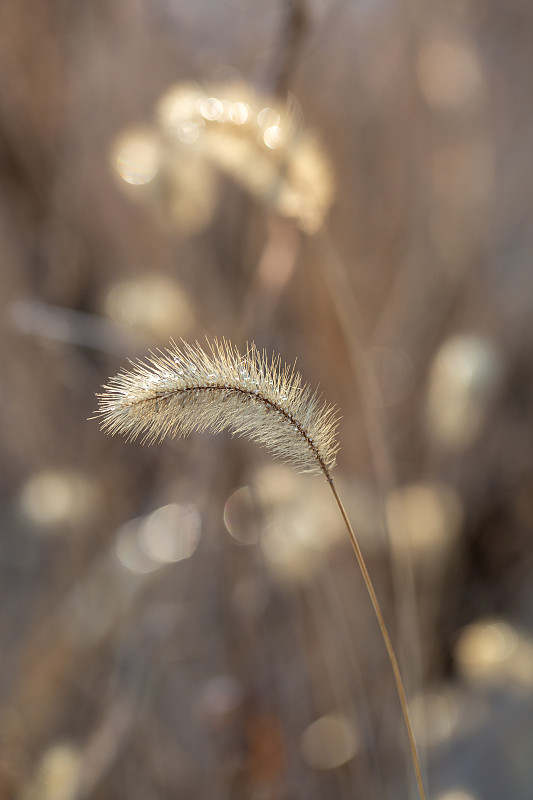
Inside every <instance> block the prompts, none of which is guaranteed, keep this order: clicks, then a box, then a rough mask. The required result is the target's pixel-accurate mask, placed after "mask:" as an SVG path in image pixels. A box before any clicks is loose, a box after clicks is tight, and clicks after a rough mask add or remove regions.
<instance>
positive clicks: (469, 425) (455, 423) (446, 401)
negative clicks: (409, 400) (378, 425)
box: [426, 335, 503, 450]
mask: <svg viewBox="0 0 533 800" xmlns="http://www.w3.org/2000/svg"><path fill="white" fill-rule="evenodd" d="M502 378H503V364H502V360H501V356H500V354H499V353H498V352H497V350H496V349H495V347H494V346H493V345H492V343H491V342H489V341H488V340H487V339H484V338H482V337H480V336H475V335H471V336H455V337H453V338H452V339H448V340H447V341H446V342H444V344H443V345H442V346H441V348H440V349H439V351H438V352H437V355H436V357H435V359H434V362H433V365H432V367H431V373H430V379H429V390H428V397H427V406H426V409H427V411H426V414H427V423H428V427H429V432H430V434H431V435H432V436H433V438H434V439H435V440H436V441H437V442H438V443H439V444H442V445H444V446H446V447H448V448H449V449H452V450H463V449H465V448H466V447H468V446H469V445H470V444H471V443H472V442H473V441H474V440H475V439H476V438H477V437H478V435H479V434H480V433H481V430H482V428H483V425H484V422H485V420H486V417H487V413H488V411H489V410H490V408H491V405H492V403H493V401H494V399H495V397H496V395H497V391H498V389H499V387H500V385H501V382H502Z"/></svg>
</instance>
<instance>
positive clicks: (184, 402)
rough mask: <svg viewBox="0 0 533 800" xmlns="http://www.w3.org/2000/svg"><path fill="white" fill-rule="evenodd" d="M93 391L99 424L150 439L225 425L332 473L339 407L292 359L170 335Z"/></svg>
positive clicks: (297, 463)
mask: <svg viewBox="0 0 533 800" xmlns="http://www.w3.org/2000/svg"><path fill="white" fill-rule="evenodd" d="M103 388H104V392H103V393H101V394H99V395H98V403H99V408H98V411H97V412H96V416H97V417H100V420H101V427H102V429H103V430H104V431H106V432H107V433H110V434H116V433H120V434H123V435H125V436H126V437H127V438H128V439H136V438H137V437H139V436H141V437H142V441H143V442H146V443H153V442H156V441H160V440H162V439H164V438H165V437H166V436H171V437H174V436H186V435H188V434H189V433H191V432H192V431H194V430H197V431H204V430H206V429H208V428H209V429H210V430H211V431H213V432H214V433H218V432H220V431H222V430H224V429H228V430H229V431H231V433H232V434H234V435H238V436H244V437H246V438H248V439H251V440H253V441H255V442H257V443H258V444H260V445H261V446H263V447H265V448H267V449H268V450H269V451H270V452H271V453H272V454H273V455H274V456H275V457H277V458H280V459H282V460H283V461H285V462H287V463H289V464H292V465H293V466H294V467H296V468H297V469H298V470H300V471H302V472H311V473H315V474H320V473H323V474H324V475H325V477H326V478H327V479H328V480H330V473H331V470H332V469H333V467H334V465H335V457H336V453H337V450H338V444H337V437H336V434H337V426H338V416H337V412H336V409H335V408H334V407H333V406H330V405H328V404H327V403H325V402H324V401H323V400H321V398H320V397H319V395H318V393H317V392H316V391H313V390H312V389H311V387H310V386H308V385H307V384H302V379H301V376H300V374H299V373H298V372H296V371H295V369H294V366H292V367H291V366H289V365H287V364H282V362H281V359H280V357H279V356H273V357H272V358H269V357H268V356H267V354H266V352H265V351H262V352H261V351H259V350H258V349H257V347H256V346H255V344H251V345H249V346H248V348H247V350H246V352H245V353H242V354H241V353H240V352H239V350H238V349H237V348H236V347H235V346H233V345H232V344H231V343H229V342H227V341H225V340H224V341H219V340H217V339H215V340H214V341H213V342H212V343H211V344H209V343H208V349H207V350H204V349H203V348H202V347H200V345H199V344H198V343H196V344H195V345H190V344H187V343H182V346H181V348H180V347H178V346H177V345H176V344H175V343H174V342H171V345H170V347H168V348H166V349H164V350H158V351H156V352H152V353H151V354H150V356H149V357H148V358H147V359H146V360H144V361H136V362H132V369H131V370H124V371H122V372H120V373H119V374H118V375H116V376H115V377H113V378H111V379H110V381H109V383H108V384H107V385H106V386H104V387H103Z"/></svg>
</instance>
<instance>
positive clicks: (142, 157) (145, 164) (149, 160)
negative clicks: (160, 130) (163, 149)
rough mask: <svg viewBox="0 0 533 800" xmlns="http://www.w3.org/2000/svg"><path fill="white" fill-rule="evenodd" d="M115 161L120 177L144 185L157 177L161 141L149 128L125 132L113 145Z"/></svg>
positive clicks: (135, 184)
mask: <svg viewBox="0 0 533 800" xmlns="http://www.w3.org/2000/svg"><path fill="white" fill-rule="evenodd" d="M113 162H114V165H115V169H116V171H117V173H118V175H119V177H120V178H121V179H122V180H123V181H125V182H126V183H129V184H131V185H132V186H142V185H144V184H146V183H149V182H150V181H151V180H153V178H154V177H155V175H156V173H157V170H158V167H159V142H158V138H157V135H156V134H155V133H154V132H152V131H151V130H149V129H146V130H143V129H131V130H128V131H126V132H125V133H123V134H122V135H121V136H120V137H119V138H118V139H117V140H116V141H115V144H114V147H113Z"/></svg>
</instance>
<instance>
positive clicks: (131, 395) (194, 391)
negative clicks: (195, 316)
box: [96, 339, 426, 800]
mask: <svg viewBox="0 0 533 800" xmlns="http://www.w3.org/2000/svg"><path fill="white" fill-rule="evenodd" d="M131 364H132V369H131V370H123V371H122V372H120V373H119V374H118V375H116V376H115V377H113V378H111V379H110V381H109V383H108V384H107V385H106V386H104V387H103V388H104V392H102V393H101V394H99V395H98V399H99V408H98V410H97V412H96V416H97V417H98V418H100V421H101V427H102V429H103V430H104V431H106V432H107V433H110V434H116V433H120V434H123V435H125V436H126V438H127V439H130V440H133V439H136V438H138V437H139V436H141V437H142V441H143V442H145V443H153V442H156V441H161V440H162V439H164V438H165V437H167V436H171V437H173V436H186V435H188V434H189V433H191V432H192V431H194V430H198V431H204V430H206V429H208V428H209V429H211V430H212V431H213V432H214V433H219V432H221V431H222V430H225V429H228V430H230V431H231V433H232V434H234V435H239V436H244V437H246V438H248V439H251V440H253V441H255V442H258V444H260V445H262V446H263V447H266V448H267V449H268V450H270V452H271V453H272V454H273V455H274V456H275V457H277V458H280V459H282V460H283V461H285V462H287V463H289V464H291V465H292V466H294V467H296V468H297V469H298V470H300V471H303V472H311V473H314V474H323V475H324V477H325V478H326V480H327V482H328V484H329V486H330V488H331V491H332V493H333V496H334V498H335V501H336V503H337V506H338V508H339V511H340V513H341V515H342V518H343V521H344V523H345V525H346V529H347V531H348V534H349V536H350V540H351V543H352V546H353V549H354V552H355V555H356V558H357V562H358V564H359V568H360V570H361V573H362V575H363V579H364V582H365V586H366V589H367V591H368V594H369V596H370V599H371V601H372V606H373V608H374V612H375V614H376V617H377V620H378V624H379V627H380V631H381V635H382V637H383V641H384V644H385V648H386V650H387V655H388V658H389V661H390V664H391V667H392V671H393V675H394V681H395V684H396V689H397V692H398V698H399V701H400V706H401V710H402V715H403V718H404V722H405V727H406V731H407V735H408V739H409V748H410V752H411V758H412V762H413V767H414V772H415V776H416V780H417V785H418V791H419V795H420V798H421V800H425V798H426V795H425V790H424V785H423V781H422V774H421V768H420V761H419V757H418V753H417V748H416V742H415V739H414V734H413V729H412V726H411V721H410V718H409V712H408V708H407V698H406V695H405V688H404V685H403V681H402V677H401V673H400V669H399V666H398V660H397V658H396V654H395V651H394V648H393V646H392V642H391V639H390V636H389V633H388V630H387V627H386V625H385V620H384V618H383V614H382V611H381V608H380V605H379V602H378V599H377V595H376V592H375V589H374V586H373V583H372V580H371V578H370V574H369V572H368V568H367V566H366V563H365V560H364V557H363V554H362V551H361V549H360V546H359V543H358V541H357V538H356V536H355V533H354V530H353V528H352V525H351V523H350V521H349V519H348V516H347V514H346V510H345V508H344V505H343V503H342V501H341V499H340V497H339V495H338V493H337V489H336V487H335V484H334V482H333V477H332V474H331V473H332V470H333V468H334V466H335V461H336V454H337V451H338V449H339V445H338V441H337V428H338V419H339V418H338V414H337V411H336V408H335V407H334V406H331V405H328V404H327V403H326V402H324V401H323V400H322V399H321V397H320V396H319V395H318V393H317V391H313V389H311V387H310V386H309V385H308V384H304V383H302V378H301V375H300V373H298V372H296V370H295V368H294V366H289V365H287V364H283V363H282V361H281V358H280V357H279V356H272V358H269V357H268V356H267V354H266V352H265V351H259V350H258V348H257V347H256V346H255V344H253V343H252V344H251V345H249V346H248V347H247V349H246V351H245V352H244V353H242V354H241V353H240V351H239V350H238V349H237V347H235V346H234V345H232V344H231V343H230V342H228V341H226V340H223V341H218V340H217V339H215V340H214V341H213V342H212V343H211V344H209V343H208V351H207V350H204V349H203V348H202V347H201V346H200V345H199V344H198V343H196V344H195V345H189V344H187V343H185V342H184V343H183V344H182V347H181V348H180V347H178V346H177V345H176V344H175V343H174V342H172V343H171V346H170V347H169V348H166V349H165V350H157V351H156V352H152V353H151V354H150V356H149V357H148V359H146V360H145V361H141V360H138V361H135V362H131Z"/></svg>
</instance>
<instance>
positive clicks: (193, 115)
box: [156, 82, 334, 233]
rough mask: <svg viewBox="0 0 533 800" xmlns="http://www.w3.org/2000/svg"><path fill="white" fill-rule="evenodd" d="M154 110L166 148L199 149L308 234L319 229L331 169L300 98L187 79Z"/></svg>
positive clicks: (329, 197) (239, 84)
mask: <svg viewBox="0 0 533 800" xmlns="http://www.w3.org/2000/svg"><path fill="white" fill-rule="evenodd" d="M156 116H157V120H158V123H159V126H160V130H161V131H162V132H163V133H164V138H165V142H166V148H167V151H168V150H170V152H173V153H174V155H176V154H179V153H181V155H182V156H185V152H187V153H193V152H196V153H199V154H201V155H202V156H203V157H204V158H205V160H206V161H207V162H208V163H211V164H213V165H214V166H217V167H218V168H219V169H221V170H223V171H224V172H226V173H228V174H229V175H231V176H232V177H233V179H234V180H235V181H237V182H238V183H240V184H241V186H243V187H244V188H245V189H246V190H247V191H249V192H250V193H251V194H253V195H254V196H256V197H257V198H258V199H259V200H261V201H262V202H264V203H266V204H267V205H270V206H272V207H273V208H274V209H275V210H276V211H277V212H278V213H279V214H281V215H282V216H286V217H290V218H293V219H295V220H296V221H297V222H298V224H299V226H300V227H301V229H302V230H303V231H305V232H306V233H315V232H316V231H317V230H318V229H319V228H320V226H321V224H322V222H323V220H324V217H325V215H326V214H327V212H328V210H329V208H330V206H331V203H332V201H333V195H334V181H333V175H332V170H331V167H330V164H329V162H328V159H327V157H326V154H325V153H324V150H323V148H322V147H321V146H320V143H319V141H318V139H317V138H316V137H315V136H314V135H313V134H312V133H311V132H310V131H309V130H308V129H307V128H306V127H305V126H304V124H303V120H302V115H301V112H300V111H299V109H298V107H297V104H296V102H295V101H293V102H292V103H288V104H286V105H284V104H281V103H280V102H279V101H278V100H276V99H274V98H272V97H268V96H262V95H260V94H258V93H257V92H255V91H254V90H253V89H252V88H251V87H250V86H248V85H247V84H246V83H244V82H228V83H225V84H215V85H211V86H205V87H201V86H199V85H197V84H190V83H182V84H177V85H176V86H173V87H171V88H170V89H169V90H168V91H167V92H166V93H165V94H164V95H163V96H162V98H161V99H160V101H159V104H158V109H157V115H156ZM185 157H188V156H185Z"/></svg>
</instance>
